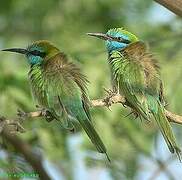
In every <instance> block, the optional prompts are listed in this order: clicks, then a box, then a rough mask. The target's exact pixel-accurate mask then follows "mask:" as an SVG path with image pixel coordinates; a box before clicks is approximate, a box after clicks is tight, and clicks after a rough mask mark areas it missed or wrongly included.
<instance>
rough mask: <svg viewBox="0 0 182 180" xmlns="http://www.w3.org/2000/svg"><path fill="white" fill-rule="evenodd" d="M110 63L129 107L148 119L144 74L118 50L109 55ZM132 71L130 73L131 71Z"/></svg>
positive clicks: (137, 65)
mask: <svg viewBox="0 0 182 180" xmlns="http://www.w3.org/2000/svg"><path fill="white" fill-rule="evenodd" d="M110 64H111V66H112V72H113V76H114V80H115V81H116V84H118V89H119V92H120V93H121V94H123V95H124V96H125V97H126V99H127V102H128V103H129V105H130V107H131V108H133V109H134V110H135V111H136V112H138V113H139V114H140V115H142V117H143V118H144V119H148V113H147V112H148V107H147V101H146V98H145V95H144V94H145V75H144V73H143V71H142V70H140V69H141V67H140V65H139V64H137V63H135V62H131V61H130V60H129V59H127V58H126V57H124V56H123V54H122V53H121V52H119V51H114V52H113V53H112V55H111V56H110ZM131 72H132V73H131Z"/></svg>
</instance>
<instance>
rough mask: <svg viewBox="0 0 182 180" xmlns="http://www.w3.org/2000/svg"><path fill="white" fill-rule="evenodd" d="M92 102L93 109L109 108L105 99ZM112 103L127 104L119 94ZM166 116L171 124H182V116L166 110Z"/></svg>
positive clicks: (112, 98)
mask: <svg viewBox="0 0 182 180" xmlns="http://www.w3.org/2000/svg"><path fill="white" fill-rule="evenodd" d="M91 102H92V106H93V107H98V106H107V102H106V101H105V100H104V99H97V100H92V101H91ZM110 102H111V103H112V104H116V103H121V104H125V103H126V100H125V98H124V97H123V96H121V95H118V94H117V95H115V96H113V97H111V99H110ZM165 115H166V117H167V118H168V120H169V121H170V122H174V123H177V124H182V116H180V115H176V114H174V113H172V112H170V111H168V110H165Z"/></svg>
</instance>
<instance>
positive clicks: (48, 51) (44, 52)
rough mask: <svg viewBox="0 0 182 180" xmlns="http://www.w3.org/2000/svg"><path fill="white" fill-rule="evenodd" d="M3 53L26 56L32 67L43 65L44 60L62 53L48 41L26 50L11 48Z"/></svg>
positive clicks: (35, 44) (32, 45) (38, 42)
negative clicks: (8, 52)
mask: <svg viewBox="0 0 182 180" xmlns="http://www.w3.org/2000/svg"><path fill="white" fill-rule="evenodd" d="M2 51H10V52H15V53H20V54H24V55H25V56H26V57H27V59H28V62H29V64H30V65H35V64H37V65H38V64H42V62H43V61H44V60H46V59H49V58H51V57H53V56H55V55H56V54H58V53H59V52H60V51H59V49H58V48H56V47H55V46H54V45H52V44H51V43H50V42H49V41H46V40H41V41H35V42H34V43H32V44H31V45H29V46H28V47H27V48H25V49H23V48H10V49H3V50H2Z"/></svg>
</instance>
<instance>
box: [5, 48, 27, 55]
mask: <svg viewBox="0 0 182 180" xmlns="http://www.w3.org/2000/svg"><path fill="white" fill-rule="evenodd" d="M2 51H9V52H15V53H20V54H28V50H27V49H22V48H10V49H3V50H2Z"/></svg>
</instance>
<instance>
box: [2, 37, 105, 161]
mask: <svg viewBox="0 0 182 180" xmlns="http://www.w3.org/2000/svg"><path fill="white" fill-rule="evenodd" d="M3 51H10V52H16V53H21V54H24V55H25V56H26V58H27V60H28V63H29V65H30V71H29V80H30V84H31V88H32V92H33V95H34V97H35V99H36V100H37V102H38V104H39V105H40V106H41V107H43V108H45V109H47V110H48V111H49V112H50V113H51V115H52V117H54V118H55V119H57V120H59V121H60V122H61V123H62V125H63V126H64V127H65V126H66V127H68V128H69V127H70V126H71V125H72V123H71V121H72V120H73V119H74V120H78V121H79V123H80V125H81V126H82V127H83V129H84V130H85V132H86V133H87V135H88V136H89V138H90V139H91V141H92V143H93V144H94V145H95V147H96V148H97V150H98V151H99V152H100V153H105V154H106V148H105V145H104V144H103V142H102V140H101V138H100V137H99V135H98V133H97V132H96V130H95V129H94V127H93V124H92V122H91V116H90V112H89V106H90V102H89V98H88V95H87V82H88V80H87V79H86V76H85V75H83V74H82V73H81V70H80V69H79V68H78V67H77V66H76V65H75V64H74V63H73V62H70V61H69V60H68V58H67V56H66V55H65V54H64V53H63V52H61V51H60V50H59V49H58V48H56V47H55V46H54V45H52V44H51V43H50V42H48V41H45V40H41V41H36V42H34V43H33V44H31V45H30V46H28V48H26V49H21V48H11V49H4V50H3ZM106 155H107V154H106ZM107 157H108V156H107ZM108 159H109V158H108Z"/></svg>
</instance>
